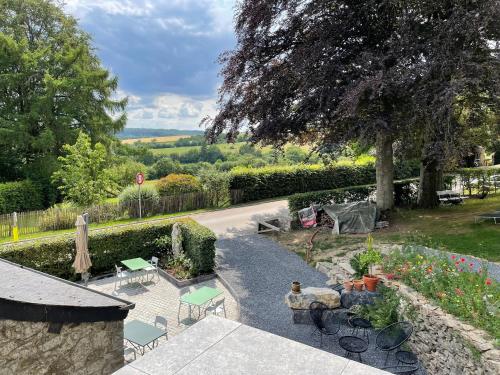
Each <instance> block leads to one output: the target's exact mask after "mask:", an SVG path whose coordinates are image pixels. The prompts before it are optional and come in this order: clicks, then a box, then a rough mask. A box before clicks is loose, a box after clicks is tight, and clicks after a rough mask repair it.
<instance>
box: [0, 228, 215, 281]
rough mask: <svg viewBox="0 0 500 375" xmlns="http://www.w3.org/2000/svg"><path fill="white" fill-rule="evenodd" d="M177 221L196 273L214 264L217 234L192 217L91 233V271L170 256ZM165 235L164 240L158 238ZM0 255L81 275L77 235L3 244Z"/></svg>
mask: <svg viewBox="0 0 500 375" xmlns="http://www.w3.org/2000/svg"><path fill="white" fill-rule="evenodd" d="M175 222H179V223H181V230H182V235H183V239H184V240H183V248H184V251H185V253H186V256H187V257H188V258H189V259H191V261H192V263H193V270H192V272H193V275H195V276H196V275H198V274H200V273H209V272H212V271H213V268H214V264H215V263H214V262H215V261H214V258H215V240H216V238H215V234H214V233H213V232H212V231H211V230H209V229H208V228H205V227H203V226H202V225H200V224H198V223H197V222H195V221H194V220H191V219H178V220H176V221H174V220H165V221H159V222H154V223H143V224H135V225H124V226H119V227H111V228H108V229H102V230H94V231H91V232H90V233H89V253H90V258H91V260H92V268H91V270H90V272H91V273H92V274H93V275H94V276H95V275H99V274H103V273H107V272H113V271H114V265H115V264H116V265H119V264H120V261H122V260H125V259H130V258H137V257H141V258H143V259H150V258H151V256H153V255H155V256H158V257H160V258H168V256H169V252H170V245H169V241H168V240H166V239H165V236H167V237H170V235H171V233H172V227H173V225H174V223H175ZM158 239H162V240H161V241H160V242H157V241H156V240H158ZM0 257H2V258H4V259H7V260H10V261H12V262H14V263H18V264H21V265H23V266H26V267H30V268H34V269H37V270H39V271H42V272H46V273H49V274H51V275H54V276H58V277H62V278H65V279H69V280H76V279H79V275H75V273H74V269H73V267H72V264H73V261H74V257H75V239H74V235H68V236H61V237H57V238H53V239H43V240H35V241H29V242H20V243H11V244H8V245H4V246H3V247H2V248H0Z"/></svg>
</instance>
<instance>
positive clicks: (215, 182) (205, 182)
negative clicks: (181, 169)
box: [198, 169, 231, 207]
mask: <svg viewBox="0 0 500 375" xmlns="http://www.w3.org/2000/svg"><path fill="white" fill-rule="evenodd" d="M198 177H199V179H200V182H201V185H202V186H203V191H205V192H206V193H208V194H209V197H210V206H211V207H225V206H227V205H228V204H229V203H230V194H229V186H230V184H231V175H230V174H229V173H227V172H217V171H215V170H212V169H206V170H203V171H201V172H200V173H199V174H198Z"/></svg>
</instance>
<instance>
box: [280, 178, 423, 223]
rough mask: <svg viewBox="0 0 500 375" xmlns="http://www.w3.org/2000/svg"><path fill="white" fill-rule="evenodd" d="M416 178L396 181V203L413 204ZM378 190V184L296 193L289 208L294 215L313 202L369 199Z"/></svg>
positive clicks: (325, 202) (290, 199) (290, 198)
mask: <svg viewBox="0 0 500 375" xmlns="http://www.w3.org/2000/svg"><path fill="white" fill-rule="evenodd" d="M416 184H417V181H416V180H415V179H410V180H403V181H396V182H394V192H395V194H394V195H395V202H396V205H399V206H403V205H408V204H411V203H412V202H414V201H415V199H416V190H417V189H416ZM375 191H376V185H363V186H350V187H346V188H342V189H334V190H322V191H313V192H309V193H300V194H294V195H292V196H290V197H288V208H289V210H290V213H291V214H292V216H293V217H296V214H297V211H299V210H301V209H303V208H305V207H310V206H311V205H312V204H320V205H323V204H329V203H331V202H332V201H333V202H335V203H344V202H356V201H363V200H367V199H368V198H369V197H370V195H372V194H374V193H375Z"/></svg>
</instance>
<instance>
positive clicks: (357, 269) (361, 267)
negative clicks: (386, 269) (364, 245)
mask: <svg viewBox="0 0 500 375" xmlns="http://www.w3.org/2000/svg"><path fill="white" fill-rule="evenodd" d="M349 264H350V265H351V267H352V269H353V270H354V275H353V277H354V278H355V279H361V278H362V277H363V276H364V275H366V274H367V273H368V265H367V264H366V263H365V262H363V261H362V260H361V254H356V255H354V256H353V257H352V258H351V259H350V260H349Z"/></svg>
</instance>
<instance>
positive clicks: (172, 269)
mask: <svg viewBox="0 0 500 375" xmlns="http://www.w3.org/2000/svg"><path fill="white" fill-rule="evenodd" d="M167 270H168V271H169V273H171V274H172V275H173V276H175V278H176V279H179V280H185V279H189V278H191V277H193V276H195V275H194V274H193V262H192V261H191V259H189V258H188V257H187V256H186V255H184V254H178V255H176V256H174V257H172V258H171V259H170V260H169V261H168V263H167Z"/></svg>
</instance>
